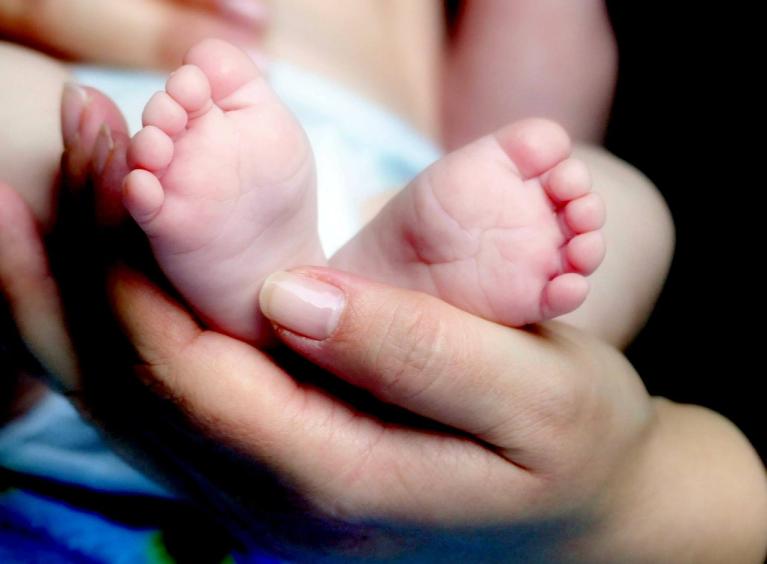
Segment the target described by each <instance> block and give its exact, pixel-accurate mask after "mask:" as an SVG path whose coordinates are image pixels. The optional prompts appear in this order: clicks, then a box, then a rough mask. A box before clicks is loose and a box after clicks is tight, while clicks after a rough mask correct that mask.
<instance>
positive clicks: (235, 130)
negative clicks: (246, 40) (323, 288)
mask: <svg viewBox="0 0 767 564" xmlns="http://www.w3.org/2000/svg"><path fill="white" fill-rule="evenodd" d="M184 62H185V64H184V66H182V67H180V68H179V69H178V70H177V71H176V72H174V73H173V74H171V76H170V78H168V82H167V84H166V87H165V91H164V92H158V93H157V94H155V95H154V96H153V97H152V99H151V100H150V101H149V103H148V104H147V106H146V108H145V109H144V114H143V122H144V128H143V129H142V130H141V131H139V132H138V133H137V134H136V136H135V137H134V138H133V140H132V142H131V145H130V148H129V154H128V157H129V162H130V164H131V167H132V168H133V169H134V170H133V171H132V172H131V173H130V174H129V175H128V176H127V177H126V179H125V183H124V186H123V202H124V204H125V206H126V208H127V209H128V211H129V212H130V214H131V215H132V216H133V218H134V219H135V220H136V222H137V223H138V224H139V226H140V227H141V228H142V229H143V230H144V232H145V233H146V234H147V236H148V237H149V239H150V241H151V245H152V248H153V250H154V253H155V257H156V259H157V261H158V263H159V264H160V266H161V267H162V269H163V271H164V272H165V274H166V275H167V276H168V278H169V279H170V281H171V282H172V283H173V284H174V285H175V286H176V288H177V289H178V290H179V291H180V292H181V293H182V294H183V295H184V296H185V298H186V299H187V300H188V301H189V302H190V303H191V304H192V305H193V307H195V308H196V310H197V311H198V313H199V314H200V315H201V316H202V317H203V319H204V320H205V321H206V322H207V323H208V324H209V325H211V326H212V327H214V328H215V329H218V330H222V331H224V332H226V333H229V334H231V335H234V336H236V337H238V338H241V339H245V340H248V341H250V342H255V343H263V342H265V341H266V340H268V335H269V334H270V331H269V325H268V323H267V322H266V320H265V319H264V318H263V317H262V316H261V314H260V310H259V309H258V293H259V291H260V288H261V282H262V281H263V279H264V278H265V277H266V276H267V275H269V274H270V273H272V272H274V271H275V270H280V269H285V268H289V267H292V266H297V265H301V264H322V263H324V258H323V255H322V250H321V247H320V243H319V238H318V234H317V219H316V195H315V170H314V159H313V156H312V153H311V148H310V146H309V142H308V140H307V138H306V136H305V134H304V131H303V129H302V128H301V126H300V125H299V124H298V122H297V121H296V120H295V118H294V117H293V116H292V115H291V114H290V112H289V111H288V110H287V109H286V108H285V107H284V106H283V104H282V103H281V102H280V101H279V99H278V98H277V96H276V95H275V94H274V92H273V91H272V90H271V88H270V87H269V86H268V85H267V83H266V81H265V79H264V77H263V76H262V75H261V74H260V73H259V71H258V69H257V68H256V66H255V65H254V64H253V62H252V61H251V60H250V58H248V57H247V55H245V53H243V52H242V51H240V50H239V49H237V48H236V47H234V46H232V45H230V44H228V43H225V42H223V41H219V40H206V41H203V42H202V43H200V44H198V45H197V46H195V47H193V48H192V49H191V50H190V51H189V52H188V53H187V55H186V57H185V59H184Z"/></svg>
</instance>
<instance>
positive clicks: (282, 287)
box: [259, 272, 346, 341]
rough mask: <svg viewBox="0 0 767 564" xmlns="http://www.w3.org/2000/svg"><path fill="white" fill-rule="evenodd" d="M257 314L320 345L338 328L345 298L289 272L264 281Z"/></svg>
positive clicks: (278, 273)
mask: <svg viewBox="0 0 767 564" xmlns="http://www.w3.org/2000/svg"><path fill="white" fill-rule="evenodd" d="M259 301H260V305H261V312H262V313H263V314H264V315H265V316H266V317H267V318H268V319H270V320H271V321H273V322H274V323H276V324H277V325H279V326H281V327H284V328H285V329H287V330H288V331H292V332H293V333H298V334H299V335H303V336H305V337H309V338H310V339H317V340H318V341H322V340H324V339H327V338H328V337H330V335H332V334H333V332H334V331H335V330H336V327H337V326H338V322H339V320H340V319H341V314H342V313H343V310H344V306H345V305H346V296H345V295H344V293H343V292H342V291H341V290H340V289H339V288H337V287H336V286H333V285H331V284H327V283H325V282H322V281H320V280H316V279H314V278H308V277H306V276H299V275H296V274H293V273H290V272H275V273H274V274H272V275H271V276H269V278H267V279H266V280H265V281H264V286H263V288H261V295H260V297H259Z"/></svg>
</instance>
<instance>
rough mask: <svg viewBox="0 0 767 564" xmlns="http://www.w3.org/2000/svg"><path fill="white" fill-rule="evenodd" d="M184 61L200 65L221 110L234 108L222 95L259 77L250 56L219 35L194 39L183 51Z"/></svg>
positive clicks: (227, 95)
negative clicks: (219, 37) (185, 50)
mask: <svg viewBox="0 0 767 564" xmlns="http://www.w3.org/2000/svg"><path fill="white" fill-rule="evenodd" d="M184 62H185V63H187V64H188V65H193V66H195V67H197V68H199V69H201V72H202V73H204V74H205V76H206V77H207V80H208V82H209V84H210V89H211V94H212V96H213V99H214V100H215V101H216V103H217V104H218V105H219V106H221V107H222V108H223V109H224V110H231V109H236V108H235V107H229V104H227V103H226V101H224V99H226V98H228V97H229V96H230V95H231V94H233V93H235V92H236V91H237V90H239V89H240V88H241V87H242V86H244V85H245V84H247V83H249V82H251V81H253V80H254V79H256V78H259V77H261V73H260V72H259V70H258V68H257V67H256V65H255V63H254V62H253V59H251V58H250V57H249V56H248V55H247V54H245V52H244V51H243V50H242V49H240V48H238V47H235V46H234V45H232V44H231V43H227V42H226V41H222V40H220V39H206V40H204V41H202V42H200V43H198V44H197V45H195V46H194V47H192V48H191V49H190V50H189V51H188V52H187V54H186V56H185V57H184ZM222 102H223V104H222Z"/></svg>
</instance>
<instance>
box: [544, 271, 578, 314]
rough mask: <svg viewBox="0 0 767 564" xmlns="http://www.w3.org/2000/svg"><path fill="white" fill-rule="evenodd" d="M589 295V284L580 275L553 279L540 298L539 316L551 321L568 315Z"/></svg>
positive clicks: (566, 275) (567, 275) (569, 274)
mask: <svg viewBox="0 0 767 564" xmlns="http://www.w3.org/2000/svg"><path fill="white" fill-rule="evenodd" d="M588 293H589V283H588V280H586V278H584V277H583V276H581V275H580V274H575V273H568V274H562V275H560V276H557V277H556V278H553V279H552V280H550V281H549V283H548V284H546V287H545V288H544V289H543V295H542V296H541V314H542V315H543V317H544V319H552V318H554V317H558V316H560V315H564V314H566V313H570V312H571V311H573V310H575V309H577V308H578V306H580V305H581V304H582V303H583V302H584V301H585V300H586V296H587V295H588Z"/></svg>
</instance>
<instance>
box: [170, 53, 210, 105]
mask: <svg viewBox="0 0 767 564" xmlns="http://www.w3.org/2000/svg"><path fill="white" fill-rule="evenodd" d="M165 90H166V92H167V93H168V94H169V95H170V97H171V98H173V99H174V100H175V101H176V102H178V104H179V105H180V106H181V107H182V108H184V109H185V110H186V111H187V112H188V113H190V114H197V113H201V112H204V111H205V110H206V109H207V108H208V107H209V106H210V104H211V99H210V83H209V82H208V78H207V77H206V76H205V73H203V72H202V70H201V69H200V68H199V67H197V66H195V65H184V66H183V67H181V68H179V69H178V70H177V71H176V72H174V73H173V74H171V75H170V77H168V81H167V82H166V83H165Z"/></svg>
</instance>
